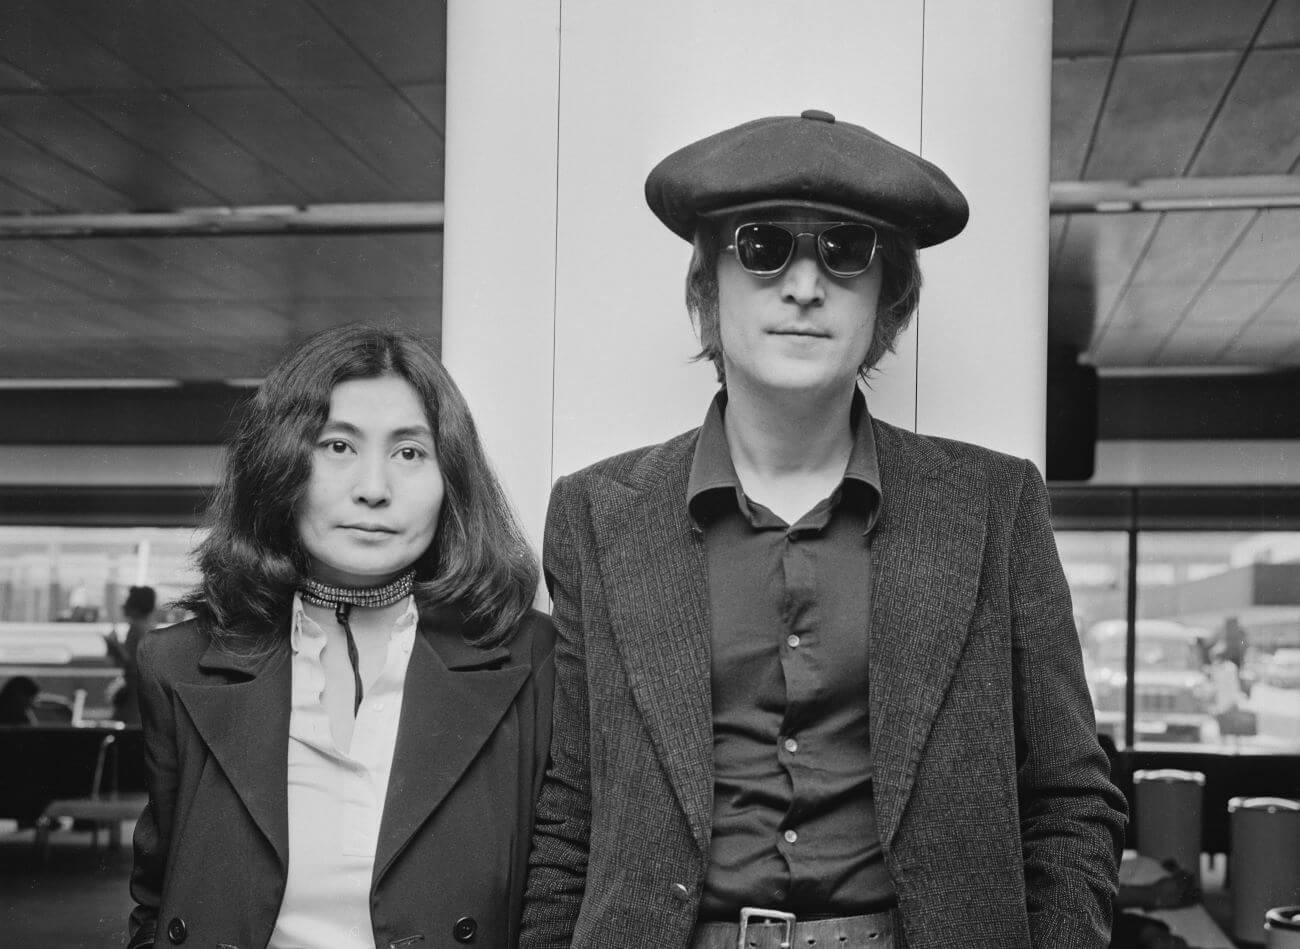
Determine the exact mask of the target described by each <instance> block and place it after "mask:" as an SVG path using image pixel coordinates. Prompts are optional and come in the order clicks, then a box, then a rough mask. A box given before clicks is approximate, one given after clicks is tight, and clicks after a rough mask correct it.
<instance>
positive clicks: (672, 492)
mask: <svg viewBox="0 0 1300 949" xmlns="http://www.w3.org/2000/svg"><path fill="white" fill-rule="evenodd" d="M694 446H695V439H694V438H690V437H687V438H682V439H677V440H675V441H673V442H671V443H669V444H668V445H666V446H664V447H663V448H662V449H661V450H660V455H659V456H657V457H655V458H654V459H653V461H654V464H653V465H651V468H652V469H653V470H652V471H651V472H650V476H648V477H647V478H646V482H645V483H644V484H643V485H623V484H612V483H611V484H608V485H602V486H601V490H603V491H605V492H606V494H607V495H608V496H607V497H602V498H601V499H600V503H598V504H594V505H593V512H592V521H593V530H594V533H595V541H596V551H597V558H598V561H599V564H600V571H601V579H602V581H603V583H604V586H605V591H606V600H607V603H608V606H609V618H610V623H611V625H612V627H613V636H614V640H615V643H616V644H617V647H618V650H619V654H620V656H621V657H622V660H623V665H624V669H625V670H626V672H627V677H628V682H629V684H630V686H631V689H632V695H633V698H634V700H635V702H636V704H637V707H638V709H639V710H640V712H641V714H642V716H643V717H644V719H645V722H646V726H647V728H648V729H649V732H650V736H651V739H652V740H653V742H654V746H655V750H656V752H657V753H658V755H659V758H660V760H661V762H662V763H663V767H664V771H665V772H666V773H667V776H668V779H669V782H670V783H671V784H672V787H673V790H674V792H675V793H676V795H677V799H678V802H679V803H680V804H681V807H682V810H683V811H684V812H685V814H686V819H687V821H688V823H689V825H690V828H691V832H692V833H693V834H694V836H695V839H696V841H697V842H698V844H699V845H700V849H701V850H702V851H703V852H704V853H707V852H708V847H709V828H710V824H711V821H712V809H713V708H712V687H711V683H710V679H709V675H710V669H709V666H710V662H711V655H712V648H711V644H710V631H709V590H708V576H707V570H708V564H707V557H706V554H705V548H704V538H703V535H702V534H701V533H699V532H698V531H697V530H696V529H695V528H694V525H693V524H692V522H691V520H690V516H689V514H688V513H687V509H686V492H687V483H688V480H689V476H690V463H691V458H692V455H693V451H694Z"/></svg>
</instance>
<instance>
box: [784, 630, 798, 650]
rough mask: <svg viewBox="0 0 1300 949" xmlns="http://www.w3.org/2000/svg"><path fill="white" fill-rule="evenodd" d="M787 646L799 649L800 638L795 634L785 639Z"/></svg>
mask: <svg viewBox="0 0 1300 949" xmlns="http://www.w3.org/2000/svg"><path fill="white" fill-rule="evenodd" d="M785 644H786V645H787V646H789V647H790V648H791V649H798V648H799V637H798V636H796V635H795V634H794V633H791V634H790V635H789V636H787V637H785Z"/></svg>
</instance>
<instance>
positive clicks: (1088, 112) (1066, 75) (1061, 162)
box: [1051, 57, 1111, 181]
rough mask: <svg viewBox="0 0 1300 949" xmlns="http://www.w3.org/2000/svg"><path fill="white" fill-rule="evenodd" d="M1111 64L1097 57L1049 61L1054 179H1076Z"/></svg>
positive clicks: (1086, 149) (1090, 138)
mask: <svg viewBox="0 0 1300 949" xmlns="http://www.w3.org/2000/svg"><path fill="white" fill-rule="evenodd" d="M1110 63H1111V61H1110V59H1109V58H1100V57H1093V58H1087V59H1054V60H1052V168H1051V175H1052V180H1053V181H1075V180H1077V179H1078V178H1079V176H1080V174H1081V173H1082V171H1083V161H1084V156H1085V155H1086V154H1087V151H1088V143H1089V142H1090V141H1091V140H1092V129H1093V125H1094V124H1095V123H1096V121H1097V112H1098V110H1099V109H1100V108H1101V97H1102V94H1103V93H1104V92H1105V90H1106V77H1107V76H1109V75H1110Z"/></svg>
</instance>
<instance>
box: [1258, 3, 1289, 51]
mask: <svg viewBox="0 0 1300 949" xmlns="http://www.w3.org/2000/svg"><path fill="white" fill-rule="evenodd" d="M1257 44H1258V45H1259V46H1300V3H1295V2H1294V0H1280V2H1279V3H1276V4H1274V5H1273V12H1272V13H1271V14H1270V15H1269V18H1268V22H1267V23H1265V24H1264V29H1263V31H1261V33H1260V34H1259V40H1258V41H1257Z"/></svg>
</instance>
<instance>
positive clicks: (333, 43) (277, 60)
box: [186, 0, 379, 89]
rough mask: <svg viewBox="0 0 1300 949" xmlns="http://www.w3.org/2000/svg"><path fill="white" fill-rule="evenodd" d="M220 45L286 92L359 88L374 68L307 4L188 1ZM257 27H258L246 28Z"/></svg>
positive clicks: (287, 0)
mask: <svg viewBox="0 0 1300 949" xmlns="http://www.w3.org/2000/svg"><path fill="white" fill-rule="evenodd" d="M186 3H187V5H188V7H189V10H190V12H191V13H193V14H194V16H195V18H196V19H198V20H199V22H201V23H202V24H203V25H204V26H205V27H206V28H207V30H208V31H209V32H210V33H211V41H212V42H216V43H220V44H223V45H225V46H226V47H228V48H229V50H230V51H231V52H232V53H233V54H234V55H235V56H236V57H237V58H238V59H240V60H241V61H243V62H245V63H247V64H248V65H249V66H250V67H251V68H252V69H253V70H254V71H256V72H257V73H258V74H259V75H261V76H262V77H263V78H264V79H265V80H266V81H268V82H270V83H271V84H273V85H277V86H282V87H286V88H291V89H296V88H303V87H307V88H311V87H316V88H334V87H339V86H363V85H367V84H371V83H374V82H375V80H376V78H378V75H379V74H378V73H377V71H376V67H375V65H374V64H373V63H372V62H371V61H370V60H368V59H366V58H365V57H363V56H362V55H360V53H359V51H358V50H357V49H356V48H355V47H354V46H353V45H352V44H351V43H349V42H348V41H347V39H346V38H345V37H343V36H341V35H340V34H339V33H338V32H337V31H336V30H335V29H334V27H333V26H332V25H331V22H330V21H329V20H327V19H325V18H324V17H322V16H320V14H318V13H317V12H316V9H315V7H313V6H312V5H311V4H310V3H309V2H307V0H223V2H221V3H206V2H202V0H186ZM249 24H256V29H249Z"/></svg>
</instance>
